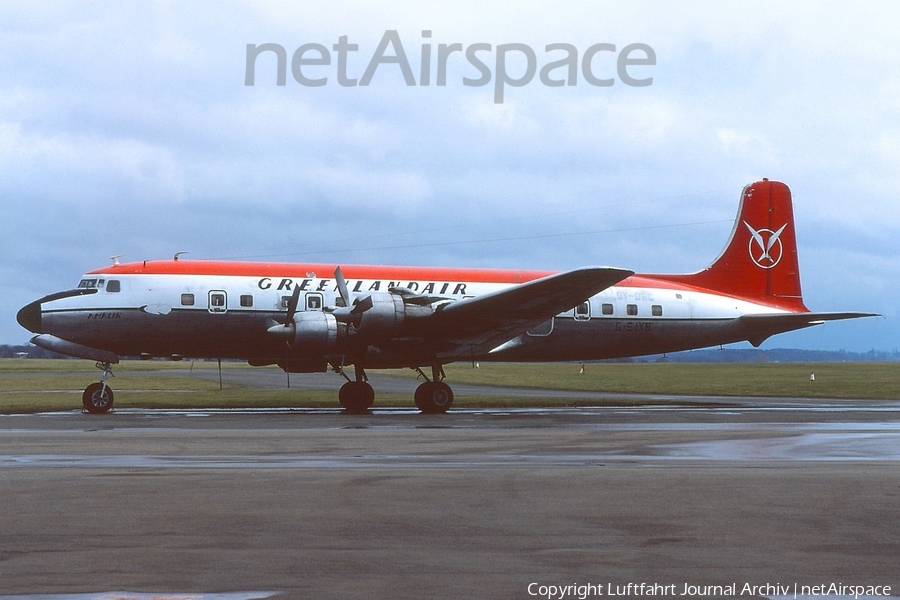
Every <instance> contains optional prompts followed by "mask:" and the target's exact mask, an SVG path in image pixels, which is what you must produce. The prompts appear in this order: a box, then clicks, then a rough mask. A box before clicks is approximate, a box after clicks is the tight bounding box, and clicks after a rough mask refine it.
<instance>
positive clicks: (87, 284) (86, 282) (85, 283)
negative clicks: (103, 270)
mask: <svg viewBox="0 0 900 600" xmlns="http://www.w3.org/2000/svg"><path fill="white" fill-rule="evenodd" d="M78 287H80V288H87V289H92V288H95V287H97V280H96V279H82V280H81V281H79V282H78Z"/></svg>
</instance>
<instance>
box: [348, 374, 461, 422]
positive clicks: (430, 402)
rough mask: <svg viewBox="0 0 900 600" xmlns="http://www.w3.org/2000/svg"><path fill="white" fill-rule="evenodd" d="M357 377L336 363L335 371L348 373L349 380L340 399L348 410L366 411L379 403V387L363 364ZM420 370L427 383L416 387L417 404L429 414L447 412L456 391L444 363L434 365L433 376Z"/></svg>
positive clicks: (353, 411)
mask: <svg viewBox="0 0 900 600" xmlns="http://www.w3.org/2000/svg"><path fill="white" fill-rule="evenodd" d="M354 370H355V375H356V378H355V380H354V379H350V377H348V376H347V374H346V373H345V372H344V369H343V368H342V367H339V366H335V371H336V372H337V373H338V374H340V375H343V376H344V379H346V380H347V383H345V384H344V385H342V386H341V389H340V391H338V400H339V401H340V403H341V406H343V407H344V410H346V411H347V412H348V413H364V412H366V411H368V410H369V409H370V408H371V407H372V404H374V403H375V390H374V389H373V388H372V386H371V384H369V378H368V377H366V372H365V370H364V369H363V368H362V367H360V366H359V365H355V366H354ZM416 371H417V372H418V373H419V375H421V376H422V377H424V378H425V379H426V381H425V383H423V384H421V385H419V387H417V388H416V394H415V400H416V407H417V408H418V409H419V410H421V411H422V412H423V413H425V414H431V415H434V414H443V413H445V412H447V410H448V409H449V408H450V407H451V406H452V405H453V390H452V389H450V386H449V385H447V384H446V383H444V381H443V380H444V377H445V375H444V368H443V367H442V366H441V365H432V367H431V374H432V375H431V379H430V380H429V379H428V376H427V375H425V373H423V372H422V369H420V368H416Z"/></svg>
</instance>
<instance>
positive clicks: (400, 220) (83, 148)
mask: <svg viewBox="0 0 900 600" xmlns="http://www.w3.org/2000/svg"><path fill="white" fill-rule="evenodd" d="M381 4H386V6H380V5H381ZM210 6H213V5H210V4H205V3H194V2H103V1H98V2H91V3H84V2H41V3H25V2H6V3H3V4H0V64H2V68H0V202H2V207H3V212H2V217H0V274H2V279H3V286H4V293H3V295H2V297H0V343H24V342H25V341H27V340H28V338H29V333H28V332H26V331H25V330H23V329H22V328H20V327H19V326H18V324H17V323H16V322H15V313H16V311H17V310H18V308H19V307H21V306H22V305H24V304H26V303H27V302H29V301H31V300H34V299H36V298H38V297H40V296H42V295H45V294H47V293H50V292H53V291H58V290H61V289H67V288H70V287H73V286H74V285H75V284H76V283H77V281H78V279H79V276H80V275H81V273H83V272H84V271H87V270H90V269H93V268H96V267H99V266H103V265H105V264H108V263H109V262H110V260H109V257H110V256H113V255H123V258H122V260H143V259H150V258H167V257H170V256H172V255H173V254H174V253H175V252H178V251H187V252H188V253H189V254H188V255H186V257H185V258H194V259H200V258H212V259H251V260H265V261H321V262H341V263H345V264H346V263H368V264H413V265H448V266H473V267H480V266H491V267H510V268H539V269H554V270H565V269H569V268H574V267H579V266H585V265H597V264H599V265H613V266H621V267H627V268H630V269H634V270H636V271H638V272H690V271H696V270H699V269H701V268H703V267H705V266H706V265H707V264H708V263H709V262H710V261H711V260H712V259H713V258H714V257H715V256H716V255H717V254H718V253H719V251H720V250H721V248H722V247H723V245H724V243H725V241H726V239H727V237H728V235H729V233H730V231H731V228H732V223H733V220H734V217H735V212H736V209H737V203H738V197H739V193H740V190H741V188H742V187H743V186H744V185H745V184H747V183H750V182H752V181H754V180H757V179H760V178H762V177H769V178H771V179H778V180H781V181H784V182H786V183H787V184H788V185H790V187H791V189H792V190H793V193H794V202H795V213H796V217H797V221H798V223H797V233H798V238H799V244H800V261H801V266H802V280H803V288H804V296H805V299H806V303H807V305H808V306H809V307H810V308H811V309H813V310H820V311H831V310H835V311H836V310H860V311H870V312H878V313H882V314H883V315H885V318H883V319H868V320H865V321H856V322H848V323H832V324H828V325H826V326H825V327H820V328H815V329H813V330H809V331H804V332H796V333H792V334H787V335H783V336H780V337H777V338H774V339H773V340H770V341H769V342H767V344H766V345H767V346H768V347H798V348H814V349H828V350H838V349H848V350H854V351H866V350H869V349H871V348H875V349H879V350H891V349H894V348H897V347H898V346H900V343H898V334H900V326H898V316H900V315H898V310H897V302H896V299H897V298H900V261H898V258H900V252H898V250H897V243H898V242H897V241H898V240H900V203H898V199H900V198H898V193H900V42H898V41H897V36H896V25H897V23H898V22H900V5H897V4H895V3H887V2H855V3H852V4H851V3H846V2H833V3H828V2H807V3H804V2H791V3H786V2H781V1H776V2H759V1H753V2H728V3H720V2H709V3H703V2H697V1H693V0H692V1H684V2H679V1H675V2H667V3H658V2H646V3H645V2H627V1H617V2H598V1H586V2H567V3H564V4H562V6H561V5H560V3H554V4H551V3H549V2H525V1H517V2H483V1H479V2H471V1H470V2H466V1H463V2H460V1H453V2H449V1H448V2H429V3H424V2H393V3H363V2H341V1H335V2H227V1H226V2H220V3H216V4H215V6H216V7H218V10H216V11H212V10H210V9H209V8H208V7H210ZM388 31H396V32H397V33H396V36H397V39H398V40H399V41H400V43H401V44H402V47H403V50H404V53H405V55H406V57H407V59H408V62H409V64H410V70H411V73H412V76H413V78H414V81H413V83H415V85H407V81H406V79H405V78H404V74H403V72H402V69H401V67H400V65H399V64H397V63H387V62H385V63H384V64H380V65H378V68H377V69H376V71H375V72H374V74H373V75H372V77H371V81H370V82H369V85H366V86H362V85H356V86H349V85H341V83H340V80H341V79H342V78H343V79H344V80H345V81H346V79H356V80H357V81H359V80H362V79H363V76H364V73H365V71H366V68H367V66H368V65H369V62H370V60H371V59H372V57H373V56H375V55H376V51H377V48H378V45H379V42H380V41H381V40H382V39H383V38H384V36H385V32H388ZM425 31H430V32H431V35H430V37H427V34H423V32H425ZM342 36H347V41H346V43H347V44H355V45H356V46H358V49H357V50H355V51H352V52H351V51H347V52H345V55H346V65H345V66H344V67H343V68H344V70H345V73H341V72H340V70H341V68H342V67H341V66H340V65H339V64H338V62H339V60H338V52H337V51H335V50H333V47H334V45H336V44H338V43H339V41H340V39H341V38H342ZM600 43H605V44H613V45H615V47H616V51H617V52H620V51H621V50H622V49H623V48H625V47H626V46H628V45H630V44H645V45H647V46H649V47H650V48H652V50H653V52H654V54H655V56H656V64H655V65H632V66H629V67H628V68H627V71H626V73H627V74H628V75H629V76H631V77H632V78H635V79H641V80H645V79H648V78H652V84H651V85H645V86H630V85H626V84H625V82H624V81H623V78H622V77H620V76H619V74H618V71H617V68H616V56H617V55H616V54H615V53H612V52H599V53H597V54H596V56H595V58H594V60H593V62H592V68H593V74H594V76H595V77H597V78H601V79H613V80H614V81H613V84H612V85H611V86H595V85H591V84H590V83H589V82H588V81H587V80H586V78H585V77H584V75H583V72H582V71H581V69H579V71H578V73H577V79H576V80H575V81H573V83H575V85H565V86H561V87H557V86H548V85H545V84H544V83H542V82H541V78H540V75H539V73H540V71H541V69H542V67H544V66H545V65H547V64H548V63H550V62H553V61H556V60H559V59H560V58H561V57H562V56H564V53H563V52H562V51H559V50H557V51H555V52H550V51H547V50H546V47H547V46H548V45H550V44H569V45H571V46H574V47H575V48H576V49H577V51H578V53H579V54H578V57H579V64H580V62H581V58H582V56H583V54H584V53H585V51H586V50H588V48H590V47H591V46H593V45H594V44H600ZM248 44H256V45H257V46H259V45H262V44H278V45H280V46H281V47H283V48H284V49H285V52H286V56H287V59H288V61H290V59H291V57H292V56H293V55H294V52H295V51H297V49H298V48H300V47H301V46H303V45H304V44H318V45H321V46H323V47H325V48H326V49H327V50H329V51H330V52H331V54H332V56H331V59H332V60H331V64H330V65H315V64H309V65H298V66H299V68H300V71H301V74H302V75H303V76H304V77H307V78H309V79H324V85H320V86H317V87H312V86H305V85H301V84H300V83H298V81H297V79H296V78H295V77H294V76H293V71H292V69H291V67H290V65H288V67H287V73H286V81H285V85H283V86H279V85H277V84H276V81H277V68H276V57H275V54H274V53H272V52H268V53H265V54H262V55H260V57H259V58H258V59H257V60H256V62H255V81H254V85H245V76H246V71H247V45H248ZM441 44H445V45H448V47H449V45H452V44H460V47H461V48H463V49H464V50H463V51H460V52H454V53H451V54H450V55H449V57H447V60H446V72H445V77H446V82H445V85H442V86H439V85H436V81H437V62H438V51H439V45H441ZM475 44H489V45H490V46H491V50H490V51H481V52H479V53H477V54H476V56H477V57H478V58H479V59H480V60H481V61H482V62H483V63H484V64H485V67H486V68H488V69H489V70H490V71H491V73H492V75H493V78H492V79H491V81H490V82H489V83H488V84H487V85H480V86H479V85H465V83H464V82H465V81H466V80H468V81H469V82H472V81H473V80H477V79H479V78H480V77H481V76H482V75H481V73H480V71H479V70H478V68H477V65H475V64H474V63H472V62H471V61H468V60H467V59H466V54H465V49H468V48H470V47H471V46H472V45H475ZM504 44H522V45H525V46H527V47H528V48H530V49H532V50H533V51H534V54H535V61H536V71H537V73H536V74H535V75H534V78H533V79H532V81H531V82H530V83H527V84H525V85H520V86H518V87H516V86H512V85H509V86H505V87H504V89H503V102H502V103H496V102H495V95H496V93H497V92H496V87H495V85H494V84H495V82H496V74H497V72H498V68H497V64H496V60H497V57H498V52H497V51H496V48H497V46H499V45H504ZM423 45H425V46H427V47H428V48H429V49H430V52H431V60H430V61H429V64H430V65H431V69H430V74H429V75H430V82H429V83H430V85H427V86H425V85H421V79H422V77H421V75H422V71H421V62H422V48H423ZM313 48H315V47H313ZM394 55H395V52H394V46H393V45H391V46H390V47H389V48H388V49H387V51H386V52H385V53H384V56H394ZM318 56H320V53H319V52H318V51H317V50H315V49H313V50H308V51H307V52H306V53H304V54H303V55H302V58H304V59H309V60H310V61H311V62H312V61H314V60H315V59H316V57H318ZM523 56H524V55H523V53H522V52H516V51H509V52H507V55H506V63H507V66H506V72H507V76H508V77H509V78H510V79H516V78H522V77H524V76H525V74H526V73H525V71H526V64H525V60H524V58H523ZM643 56H644V54H643V53H642V52H640V51H637V52H634V53H633V54H632V55H631V58H636V59H639V58H641V57H643ZM566 75H567V69H566V68H557V69H555V70H553V71H552V72H551V74H550V77H551V78H552V79H563V78H565V77H566Z"/></svg>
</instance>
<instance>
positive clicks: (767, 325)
mask: <svg viewBox="0 0 900 600" xmlns="http://www.w3.org/2000/svg"><path fill="white" fill-rule="evenodd" d="M880 316H881V315H878V314H874V313H860V312H826V313H814V312H803V313H775V314H756V315H744V316H742V317H740V318H739V319H738V321H740V323H741V324H742V325H743V327H744V330H745V331H746V335H747V341H749V342H750V343H751V344H753V345H754V346H759V345H760V344H762V343H763V342H764V341H766V339H768V338H769V337H771V336H773V335H775V334H777V333H784V332H786V331H794V330H796V329H804V328H806V327H812V326H813V325H821V324H823V323H825V322H827V321H842V320H844V319H860V318H863V317H880Z"/></svg>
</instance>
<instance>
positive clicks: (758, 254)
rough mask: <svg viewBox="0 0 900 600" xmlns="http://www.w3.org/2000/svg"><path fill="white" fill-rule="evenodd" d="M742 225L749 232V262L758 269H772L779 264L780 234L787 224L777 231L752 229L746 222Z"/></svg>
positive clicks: (780, 254) (780, 252) (780, 251)
mask: <svg viewBox="0 0 900 600" xmlns="http://www.w3.org/2000/svg"><path fill="white" fill-rule="evenodd" d="M744 225H746V226H747V229H749V230H750V243H749V244H748V246H747V251H748V252H749V253H750V260H752V261H753V263H754V264H755V265H756V266H757V267H759V268H760V269H772V268H774V267H775V266H776V265H777V264H778V263H780V262H781V256H782V253H783V250H784V248H783V246H782V245H781V234H782V232H783V231H784V230H785V228H786V227H787V226H788V224H787V223H785V224H784V225H782V226H781V229H779V230H778V231H772V230H771V229H753V227H751V226H750V224H749V223H748V222H747V221H744Z"/></svg>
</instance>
